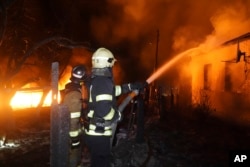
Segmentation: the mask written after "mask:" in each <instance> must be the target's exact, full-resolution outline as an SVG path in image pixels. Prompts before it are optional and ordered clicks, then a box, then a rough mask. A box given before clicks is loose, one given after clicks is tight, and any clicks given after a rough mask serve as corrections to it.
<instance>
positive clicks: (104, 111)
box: [85, 76, 122, 136]
mask: <svg viewBox="0 0 250 167" xmlns="http://www.w3.org/2000/svg"><path fill="white" fill-rule="evenodd" d="M121 92H122V91H121V87H120V86H115V85H114V83H113V80H112V78H111V77H105V76H95V77H94V78H92V82H91V85H90V88H89V112H88V115H87V116H88V118H89V119H94V118H102V119H104V120H105V121H111V120H112V119H113V118H114V116H115V114H116V110H115V108H114V107H115V105H116V99H115V98H116V97H115V96H119V95H120V94H121ZM95 130H96V125H95V124H93V123H92V122H91V121H90V124H89V127H88V130H87V129H85V133H86V134H87V135H93V136H111V135H112V128H111V124H109V125H105V127H104V132H103V133H99V132H96V131H95Z"/></svg>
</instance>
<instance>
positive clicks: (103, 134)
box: [85, 48, 143, 167]
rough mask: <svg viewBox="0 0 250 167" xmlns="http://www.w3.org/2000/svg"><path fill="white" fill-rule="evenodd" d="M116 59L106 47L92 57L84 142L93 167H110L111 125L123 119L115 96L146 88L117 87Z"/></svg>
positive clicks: (132, 86)
mask: <svg viewBox="0 0 250 167" xmlns="http://www.w3.org/2000/svg"><path fill="white" fill-rule="evenodd" d="M115 61H116V59H115V57H114V55H113V54H112V52H111V51H109V50H108V49H106V48H99V49H97V50H96V51H95V52H94V53H93V55H92V76H91V80H90V86H89V104H88V105H89V111H88V114H87V117H88V120H89V124H88V125H87V126H86V127H85V141H86V144H87V146H88V148H89V151H90V158H91V167H109V166H110V165H111V162H110V160H111V142H110V139H111V136H112V126H111V125H112V123H113V122H114V121H117V119H118V120H119V119H120V118H121V113H118V111H117V107H116V96H119V95H121V94H122V93H128V92H130V91H133V90H135V89H140V88H142V87H143V84H142V83H139V82H138V83H128V84H123V85H115V84H114V82H113V72H112V67H113V65H114V63H115Z"/></svg>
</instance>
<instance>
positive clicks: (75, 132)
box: [63, 82, 82, 146]
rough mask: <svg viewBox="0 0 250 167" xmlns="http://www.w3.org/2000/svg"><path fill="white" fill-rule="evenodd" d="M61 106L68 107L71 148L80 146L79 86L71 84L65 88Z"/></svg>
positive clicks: (80, 109) (80, 105)
mask: <svg viewBox="0 0 250 167" xmlns="http://www.w3.org/2000/svg"><path fill="white" fill-rule="evenodd" d="M63 104H65V105H66V106H67V107H68V110H69V112H70V131H69V136H70V138H71V141H72V145H73V146H78V145H80V140H79V139H80V134H81V126H80V117H81V111H82V94H81V85H80V84H76V83H73V82H70V83H68V84H67V85H66V86H65V92H64V98H63Z"/></svg>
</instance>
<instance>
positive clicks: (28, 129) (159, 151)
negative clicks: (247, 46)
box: [0, 110, 250, 167]
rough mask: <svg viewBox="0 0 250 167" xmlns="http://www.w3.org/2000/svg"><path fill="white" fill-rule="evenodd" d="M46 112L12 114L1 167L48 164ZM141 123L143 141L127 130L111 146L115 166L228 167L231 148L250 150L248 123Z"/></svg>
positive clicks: (172, 116) (171, 117) (192, 119)
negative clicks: (11, 136) (11, 135)
mask: <svg viewBox="0 0 250 167" xmlns="http://www.w3.org/2000/svg"><path fill="white" fill-rule="evenodd" d="M48 111H49V110H47V111H41V112H40V113H39V111H34V110H29V111H28V110H27V111H17V112H16V113H15V114H14V115H15V120H16V128H17V133H16V136H15V142H16V144H17V145H16V146H9V147H5V148H3V147H2V148H0V166H1V167H13V166H18V167H46V166H50V165H49V162H50V130H49V129H50V115H49V112H48ZM38 113H39V114H38ZM144 128H145V131H144V139H145V141H144V142H142V143H136V142H135V139H134V134H133V133H131V135H130V136H129V138H126V139H121V140H120V141H119V143H118V145H117V146H116V147H114V149H113V156H114V160H113V162H114V164H115V166H117V167H119V166H130V167H132V166H143V167H144V166H145V167H161V166H162V167H165V166H169V167H227V166H228V165H229V153H230V151H231V150H245V149H248V150H249V149H250V142H249V141H250V131H249V129H250V127H248V126H245V125H244V126H243V125H239V124H235V123H232V122H229V121H226V120H221V119H219V118H214V117H212V116H206V117H204V116H202V117H201V116H199V115H194V114H192V116H187V115H186V114H185V116H184V115H183V114H181V113H180V112H168V113H166V114H165V117H164V118H159V117H157V116H156V117H155V116H153V115H152V114H149V115H147V116H146V117H145V127H144ZM134 129H136V127H135V128H134ZM132 132H136V131H132ZM85 160H86V159H85ZM85 166H89V164H88V162H85Z"/></svg>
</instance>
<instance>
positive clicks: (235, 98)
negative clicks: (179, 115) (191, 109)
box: [190, 39, 250, 121]
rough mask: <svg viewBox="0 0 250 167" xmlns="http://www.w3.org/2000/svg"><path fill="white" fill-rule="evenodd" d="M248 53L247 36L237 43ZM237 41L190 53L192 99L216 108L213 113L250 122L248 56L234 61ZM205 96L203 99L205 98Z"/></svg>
mask: <svg viewBox="0 0 250 167" xmlns="http://www.w3.org/2000/svg"><path fill="white" fill-rule="evenodd" d="M239 46H240V47H239V48H240V50H241V52H245V53H246V56H250V51H249V50H250V39H249V40H245V41H243V42H241V43H240V45H239ZM236 56H237V44H231V45H227V46H223V47H219V48H217V49H214V50H212V51H210V52H208V53H204V54H199V55H194V56H192V60H191V63H190V72H191V76H192V80H191V85H192V102H193V103H194V104H195V103H203V102H204V100H207V101H208V100H209V105H211V107H212V108H215V113H214V114H215V115H219V116H223V117H227V118H229V119H234V120H237V121H246V120H247V121H250V116H249V115H250V103H249V101H250V98H249V97H250V71H249V70H250V61H249V60H250V59H249V60H248V59H247V57H246V61H244V60H243V57H241V59H240V61H239V62H237V63H236ZM205 97H206V98H205Z"/></svg>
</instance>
